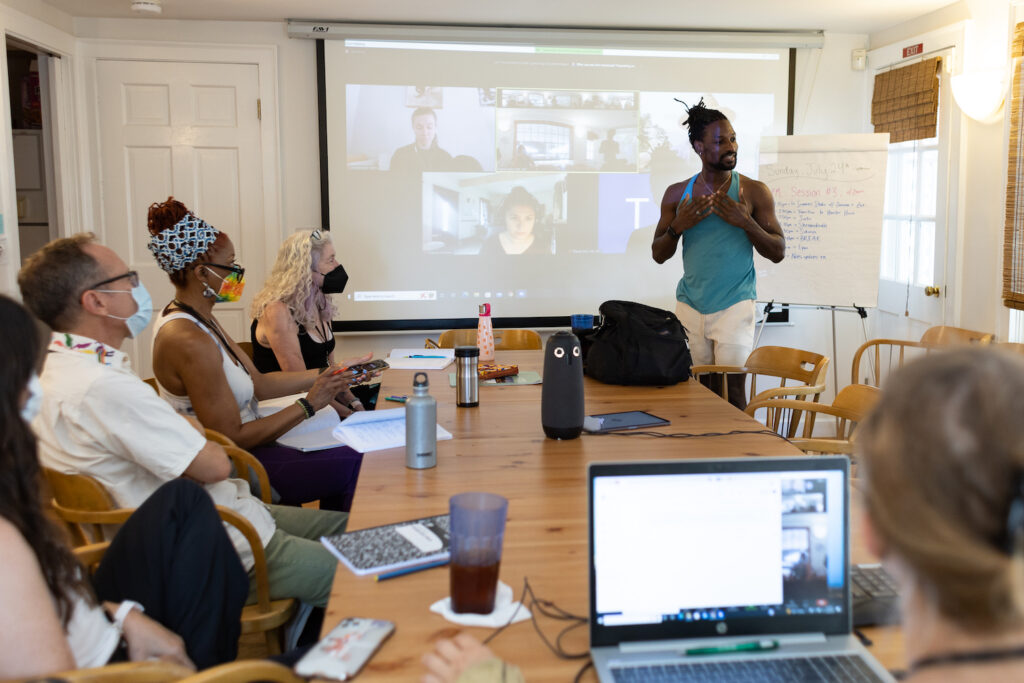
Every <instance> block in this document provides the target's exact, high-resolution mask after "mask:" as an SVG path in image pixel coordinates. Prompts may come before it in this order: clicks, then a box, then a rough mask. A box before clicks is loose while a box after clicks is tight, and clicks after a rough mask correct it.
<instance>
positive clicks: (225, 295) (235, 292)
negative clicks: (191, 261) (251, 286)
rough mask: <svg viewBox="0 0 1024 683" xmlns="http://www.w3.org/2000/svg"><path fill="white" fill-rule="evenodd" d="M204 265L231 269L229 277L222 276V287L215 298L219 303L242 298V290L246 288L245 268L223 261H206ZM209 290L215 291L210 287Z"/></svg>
mask: <svg viewBox="0 0 1024 683" xmlns="http://www.w3.org/2000/svg"><path fill="white" fill-rule="evenodd" d="M203 265H204V266H213V267H214V268H221V269H223V270H229V271H231V272H230V273H229V274H228V276H227V277H221V276H220V275H217V273H214V275H217V277H219V278H220V279H221V283H220V289H219V290H218V291H217V292H216V294H215V295H214V296H215V297H216V298H215V299H214V301H215V302H217V303H231V302H234V301H238V300H239V299H241V298H242V291H243V290H245V268H242V267H241V266H234V265H224V264H223V263H209V262H207V263H204V264H203ZM208 291H209V292H211V293H212V292H213V289H208Z"/></svg>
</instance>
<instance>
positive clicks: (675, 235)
mask: <svg viewBox="0 0 1024 683" xmlns="http://www.w3.org/2000/svg"><path fill="white" fill-rule="evenodd" d="M668 234H670V235H672V239H674V240H677V239H679V238H680V237H681V236H682V234H683V233H681V232H676V231H675V230H673V229H672V226H671V225H670V226H668Z"/></svg>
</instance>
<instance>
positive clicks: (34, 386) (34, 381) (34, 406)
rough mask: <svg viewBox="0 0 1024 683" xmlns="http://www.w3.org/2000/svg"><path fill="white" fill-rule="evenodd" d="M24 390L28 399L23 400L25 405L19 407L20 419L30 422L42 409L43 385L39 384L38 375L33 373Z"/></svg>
mask: <svg viewBox="0 0 1024 683" xmlns="http://www.w3.org/2000/svg"><path fill="white" fill-rule="evenodd" d="M26 388H27V389H28V398H26V399H25V405H23V406H22V407H21V419H22V420H24V421H25V422H32V420H34V419H35V417H36V415H38V414H39V410H40V409H41V408H42V407H43V385H42V384H40V383H39V375H37V374H36V373H34V372H33V373H32V377H30V378H29V380H28V387H26Z"/></svg>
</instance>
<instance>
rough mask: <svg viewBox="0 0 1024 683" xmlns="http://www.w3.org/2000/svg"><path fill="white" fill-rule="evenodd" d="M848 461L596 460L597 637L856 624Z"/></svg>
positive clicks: (596, 640)
mask: <svg viewBox="0 0 1024 683" xmlns="http://www.w3.org/2000/svg"><path fill="white" fill-rule="evenodd" d="M847 478H848V461H847V459H846V458H845V457H827V458H818V457H816V458H809V457H798V458H754V459H749V458H730V459H724V460H713V461H712V460H687V461H677V462H654V463H622V464H593V465H591V467H590V541H591V546H590V548H591V577H590V578H591V616H592V619H591V635H592V644H594V645H607V644H615V643H618V642H622V641H624V640H646V639H661V638H666V639H671V638H685V637H708V636H715V635H742V634H747V633H795V632H805V631H814V632H824V633H842V632H846V631H848V630H849V610H848V597H847V590H846V582H847V576H846V574H847V567H848V557H847V553H848V542H847V507H848V506H847V495H848V494H847V491H848V486H849V484H848V481H847Z"/></svg>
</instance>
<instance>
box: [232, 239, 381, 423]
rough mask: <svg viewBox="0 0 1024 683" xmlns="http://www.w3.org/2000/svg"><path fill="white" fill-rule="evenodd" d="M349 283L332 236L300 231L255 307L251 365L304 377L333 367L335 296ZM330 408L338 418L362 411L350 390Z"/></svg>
mask: <svg viewBox="0 0 1024 683" xmlns="http://www.w3.org/2000/svg"><path fill="white" fill-rule="evenodd" d="M347 283H348V274H347V273H346V272H345V268H344V267H343V266H342V265H341V264H340V263H338V259H337V255H336V252H335V249H334V244H333V243H332V242H331V236H330V234H329V233H327V232H323V231H320V230H300V231H298V232H296V233H295V234H294V235H292V236H291V237H289V238H288V239H286V240H285V241H284V243H283V244H282V245H281V248H280V249H279V250H278V252H277V261H275V262H274V269H273V270H272V271H271V273H270V277H268V278H267V281H266V283H265V284H264V285H263V289H261V290H260V292H259V294H257V295H256V298H255V299H254V300H253V303H252V327H251V328H250V336H251V340H252V362H253V365H255V366H256V369H257V370H259V371H260V372H277V371H279V370H284V371H285V372H302V371H305V370H319V369H323V368H326V367H328V366H331V365H333V364H334V346H335V342H334V332H333V331H332V330H331V321H333V320H334V314H335V308H334V304H333V303H332V302H331V295H332V294H341V293H342V292H343V291H344V290H345V285H346V284H347ZM331 406H332V407H333V408H334V410H335V411H336V412H337V413H338V416H339V417H342V418H345V417H348V416H349V415H351V414H352V413H353V412H355V411H358V410H363V409H364V408H363V403H362V401H360V400H359V399H358V398H356V396H355V395H354V394H353V393H352V390H351V388H350V387H345V389H344V390H343V391H342V392H341V393H339V394H338V395H337V396H336V397H335V399H334V400H333V401H331Z"/></svg>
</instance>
